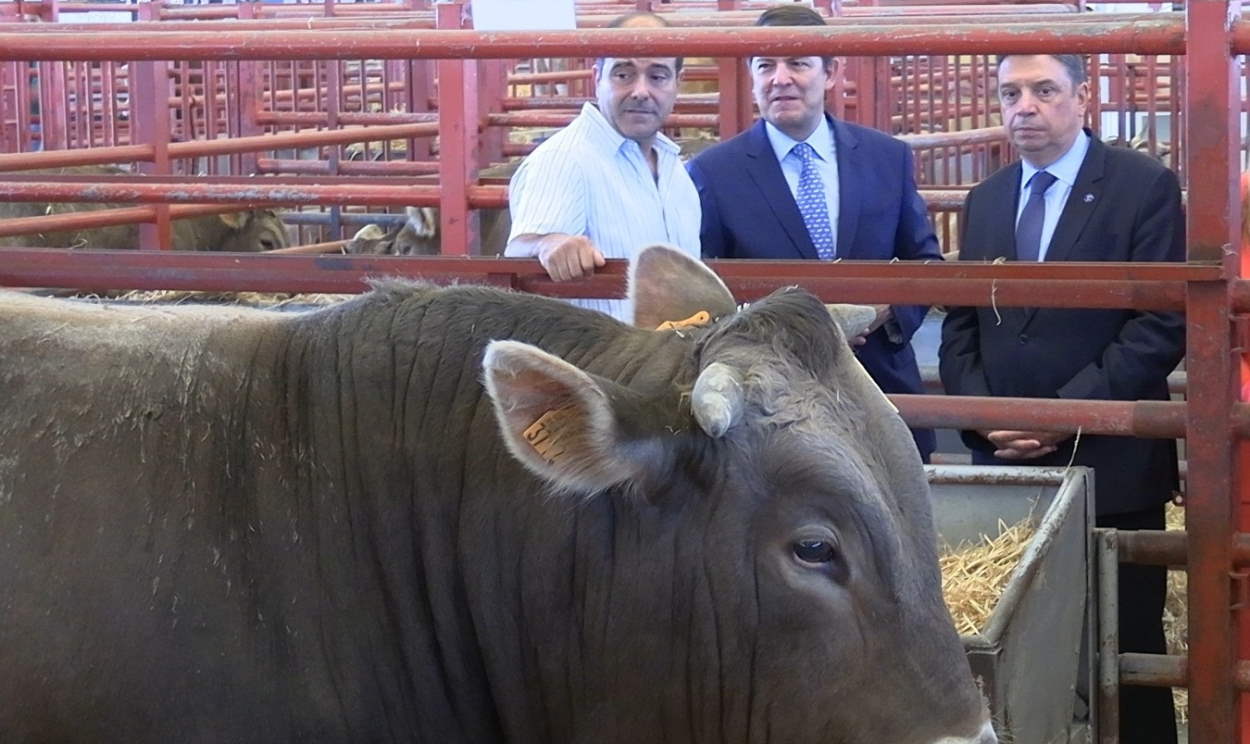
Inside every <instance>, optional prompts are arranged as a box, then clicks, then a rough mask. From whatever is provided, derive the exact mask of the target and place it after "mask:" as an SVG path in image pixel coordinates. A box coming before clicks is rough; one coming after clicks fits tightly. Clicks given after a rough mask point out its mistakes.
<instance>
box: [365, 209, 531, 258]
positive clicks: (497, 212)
mask: <svg viewBox="0 0 1250 744" xmlns="http://www.w3.org/2000/svg"><path fill="white" fill-rule="evenodd" d="M479 211H480V214H481V223H480V231H481V236H482V239H481V245H482V249H481V255H483V256H497V255H499V254H501V253H503V249H504V245H506V244H507V242H508V231H509V230H510V229H511V227H512V218H511V216H510V215H509V214H508V210H507V209H482V210H479ZM404 213H405V215H406V216H407V220H405V221H404V224H402V225H400V226H399V227H393V228H391V229H390V230H387V229H385V228H383V227H382V226H381V225H378V224H372V225H366V226H364V227H362V228H361V229H360V230H358V231H357V232H356V234H355V236H353V237H352V239H351V240H349V241H348V242H347V245H346V246H345V247H344V249H343V252H344V253H349V254H366V255H375V256H437V255H439V254H440V253H441V252H442V243H441V241H440V240H439V236H438V210H437V209H435V208H433V207H407V208H406V209H405V210H404Z"/></svg>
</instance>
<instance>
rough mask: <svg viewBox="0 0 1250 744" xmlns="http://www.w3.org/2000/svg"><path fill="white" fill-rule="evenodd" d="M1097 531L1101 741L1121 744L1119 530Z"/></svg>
mask: <svg viewBox="0 0 1250 744" xmlns="http://www.w3.org/2000/svg"><path fill="white" fill-rule="evenodd" d="M1094 534H1095V540H1096V543H1095V545H1096V546H1097V549H1098V552H1097V557H1098V584H1097V586H1098V596H1097V597H1096V601H1097V602H1098V616H1097V619H1098V744H1120V631H1119V628H1120V600H1119V592H1120V549H1119V536H1118V534H1117V533H1116V531H1115V530H1104V529H1100V530H1095V532H1094ZM1125 744H1131V743H1130V742H1125Z"/></svg>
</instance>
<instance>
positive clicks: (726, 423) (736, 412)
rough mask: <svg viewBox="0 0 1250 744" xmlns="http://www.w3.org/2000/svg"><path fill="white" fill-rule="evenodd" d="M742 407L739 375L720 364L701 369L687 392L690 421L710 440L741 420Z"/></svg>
mask: <svg viewBox="0 0 1250 744" xmlns="http://www.w3.org/2000/svg"><path fill="white" fill-rule="evenodd" d="M744 405H745V403H744V401H743V394H742V375H741V373H739V372H738V371H737V370H736V369H734V368H733V367H730V366H729V365H727V364H722V363H721V362H712V363H711V364H709V365H708V366H707V367H704V369H703V371H702V372H700V373H699V379H697V380H695V382H694V390H693V391H691V393H690V409H691V411H692V412H693V413H694V419H695V421H698V422H699V428H701V429H703V431H704V432H706V433H707V435H708V436H709V437H712V438H713V439H716V438H719V437H721V436H723V435H724V433H725V432H727V431H729V428H730V427H731V426H733V425H734V423H735V422H737V421H738V419H739V418H741V417H742V409H743V407H744Z"/></svg>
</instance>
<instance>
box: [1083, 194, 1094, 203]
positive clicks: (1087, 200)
mask: <svg viewBox="0 0 1250 744" xmlns="http://www.w3.org/2000/svg"><path fill="white" fill-rule="evenodd" d="M1093 200H1094V195H1093V194H1086V195H1085V203H1086V204H1089V203H1090V202H1092V201H1093Z"/></svg>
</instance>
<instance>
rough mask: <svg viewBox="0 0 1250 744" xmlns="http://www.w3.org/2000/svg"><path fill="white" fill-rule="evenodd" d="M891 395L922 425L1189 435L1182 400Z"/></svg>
mask: <svg viewBox="0 0 1250 744" xmlns="http://www.w3.org/2000/svg"><path fill="white" fill-rule="evenodd" d="M890 400H892V401H894V405H896V406H897V407H898V411H899V414H900V415H902V417H903V419H904V420H905V421H907V423H908V424H909V425H911V426H915V427H923V428H940V429H1013V428H1017V427H1019V425H1020V422H1021V421H1029V422H1030V425H1031V426H1032V427H1034V428H1036V429H1040V430H1043V431H1055V432H1067V433H1072V434H1074V433H1076V432H1077V431H1078V430H1080V431H1081V433H1082V434H1108V435H1113V436H1128V437H1140V438H1147V439H1178V438H1181V437H1184V436H1185V404H1184V403H1182V402H1172V401H1152V400H1146V401H1101V400H1051V399H1046V400H1042V399H1036V398H997V397H982V396H959V397H958V398H955V397H952V396H947V395H891V396H890ZM1240 405H1244V404H1240Z"/></svg>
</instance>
